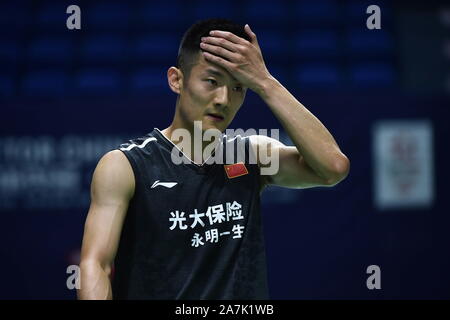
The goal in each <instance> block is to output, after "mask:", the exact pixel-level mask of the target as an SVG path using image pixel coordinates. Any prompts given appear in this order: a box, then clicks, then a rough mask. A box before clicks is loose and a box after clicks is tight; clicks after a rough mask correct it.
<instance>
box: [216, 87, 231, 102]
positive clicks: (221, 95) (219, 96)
mask: <svg viewBox="0 0 450 320" xmlns="http://www.w3.org/2000/svg"><path fill="white" fill-rule="evenodd" d="M228 103H229V96H228V87H227V86H222V87H220V88H218V90H216V96H215V99H214V104H215V105H220V106H222V107H226V106H228Z"/></svg>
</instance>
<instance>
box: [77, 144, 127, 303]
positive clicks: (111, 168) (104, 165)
mask: <svg viewBox="0 0 450 320" xmlns="http://www.w3.org/2000/svg"><path fill="white" fill-rule="evenodd" d="M134 185H135V180H134V174H133V170H132V168H131V165H130V163H129V162H128V160H127V158H126V157H125V155H124V154H123V153H122V152H121V151H119V150H113V151H110V152H108V153H107V154H105V155H104V156H103V157H102V158H101V159H100V161H99V162H98V164H97V167H96V168H95V171H94V174H93V177H92V183H91V205H90V208H89V212H88V215H87V218H86V223H85V226H84V235H83V244H82V249H81V262H80V277H81V281H80V289H79V290H78V291H77V294H78V299H80V300H84V299H89V300H91V299H95V300H97V299H100V300H103V299H112V297H113V295H112V289H111V281H110V274H111V268H112V264H113V261H114V257H115V255H116V252H117V247H118V244H119V239H120V234H121V231H122V226H123V221H124V219H125V215H126V212H127V209H128V203H129V201H130V200H131V198H132V197H133V194H134Z"/></svg>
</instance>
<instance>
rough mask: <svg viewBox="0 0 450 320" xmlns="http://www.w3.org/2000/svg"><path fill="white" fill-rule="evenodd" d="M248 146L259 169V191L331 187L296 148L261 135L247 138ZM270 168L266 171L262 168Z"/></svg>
mask: <svg viewBox="0 0 450 320" xmlns="http://www.w3.org/2000/svg"><path fill="white" fill-rule="evenodd" d="M249 138H250V145H251V147H252V150H253V152H254V153H255V156H256V159H257V162H258V165H259V167H260V168H261V190H262V189H263V188H264V187H265V186H267V185H277V186H281V187H287V188H311V187H316V186H331V185H333V183H331V182H330V181H329V180H327V179H324V178H322V177H321V176H319V175H318V174H317V173H316V172H315V171H314V170H313V169H311V167H310V166H309V165H308V164H307V163H306V161H305V159H304V158H303V156H302V155H301V154H300V153H299V152H298V150H297V148H296V147H292V146H286V145H284V144H283V143H282V142H280V141H278V140H275V139H273V138H270V137H267V136H263V135H252V136H249ZM269 167H272V168H271V170H266V171H267V173H269V174H264V170H263V168H269Z"/></svg>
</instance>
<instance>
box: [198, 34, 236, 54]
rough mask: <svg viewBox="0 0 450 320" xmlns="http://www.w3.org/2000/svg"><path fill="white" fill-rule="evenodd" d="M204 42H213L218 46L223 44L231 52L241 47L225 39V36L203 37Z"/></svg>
mask: <svg viewBox="0 0 450 320" xmlns="http://www.w3.org/2000/svg"><path fill="white" fill-rule="evenodd" d="M202 42H204V43H208V44H213V45H216V46H221V47H223V48H225V49H227V50H229V51H231V52H237V51H238V50H239V47H238V45H237V44H235V43H233V42H231V41H229V40H227V39H224V38H219V37H204V38H202Z"/></svg>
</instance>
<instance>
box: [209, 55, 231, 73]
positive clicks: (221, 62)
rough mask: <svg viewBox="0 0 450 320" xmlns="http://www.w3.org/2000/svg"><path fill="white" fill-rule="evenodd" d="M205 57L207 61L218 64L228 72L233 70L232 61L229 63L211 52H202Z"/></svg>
mask: <svg viewBox="0 0 450 320" xmlns="http://www.w3.org/2000/svg"><path fill="white" fill-rule="evenodd" d="M202 54H203V56H204V57H205V59H206V60H208V61H210V62H212V63H216V64H218V65H219V66H221V67H224V68H225V69H227V70H228V71H230V70H232V68H233V63H231V62H230V61H227V60H225V59H223V58H221V57H218V56H216V55H213V54H211V53H209V52H206V51H204V52H202Z"/></svg>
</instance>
